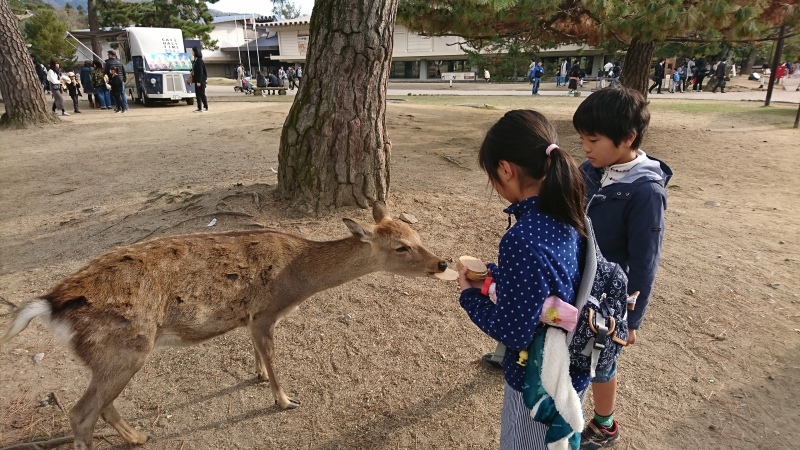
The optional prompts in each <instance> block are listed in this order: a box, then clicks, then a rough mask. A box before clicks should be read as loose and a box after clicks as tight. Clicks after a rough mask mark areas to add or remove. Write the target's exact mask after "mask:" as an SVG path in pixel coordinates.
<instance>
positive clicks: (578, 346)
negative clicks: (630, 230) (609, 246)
mask: <svg viewBox="0 0 800 450" xmlns="http://www.w3.org/2000/svg"><path fill="white" fill-rule="evenodd" d="M586 235H587V236H586V260H585V262H584V268H583V274H582V275H581V283H580V287H579V288H578V293H577V295H576V296H575V307H576V308H578V311H579V315H578V324H577V325H576V326H575V330H573V331H572V332H570V333H569V334H568V335H567V343H568V344H569V355H570V363H571V365H572V366H574V367H577V368H579V369H583V370H588V371H589V372H590V373H591V376H592V377H594V375H595V369H607V368H608V367H610V366H611V365H612V364H613V363H614V361H616V360H617V358H618V357H619V354H620V352H622V347H624V346H626V345H628V309H629V308H630V309H633V305H635V301H636V296H637V295H638V293H636V294H635V295H633V296H630V297H629V296H628V276H627V275H626V274H625V271H624V270H622V267H620V265H619V264H617V263H613V262H611V261H608V260H607V259H605V258H604V257H603V254H602V253H600V247H598V245H597V240H596V239H595V237H594V230H593V228H592V221H591V220H590V219H589V217H586Z"/></svg>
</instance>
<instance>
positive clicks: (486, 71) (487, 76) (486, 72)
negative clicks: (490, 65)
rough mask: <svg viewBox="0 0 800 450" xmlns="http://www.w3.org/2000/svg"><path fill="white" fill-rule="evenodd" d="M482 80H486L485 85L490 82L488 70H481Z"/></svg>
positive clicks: (490, 76) (490, 77)
mask: <svg viewBox="0 0 800 450" xmlns="http://www.w3.org/2000/svg"><path fill="white" fill-rule="evenodd" d="M483 79H484V80H486V82H487V83H489V82H491V81H492V75H491V74H490V73H489V69H483Z"/></svg>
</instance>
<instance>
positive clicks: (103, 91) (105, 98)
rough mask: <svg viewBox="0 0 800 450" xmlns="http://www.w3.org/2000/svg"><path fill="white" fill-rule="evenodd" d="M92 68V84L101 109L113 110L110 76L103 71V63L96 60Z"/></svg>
mask: <svg viewBox="0 0 800 450" xmlns="http://www.w3.org/2000/svg"><path fill="white" fill-rule="evenodd" d="M93 66H94V70H92V86H94V91H95V96H96V97H97V101H98V102H99V103H100V109H105V110H111V91H110V90H109V89H108V88H109V84H108V76H107V75H106V74H105V73H104V71H103V63H102V62H100V61H98V60H95V61H94V63H93Z"/></svg>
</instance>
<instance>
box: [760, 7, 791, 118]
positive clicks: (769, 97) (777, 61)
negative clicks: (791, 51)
mask: <svg viewBox="0 0 800 450" xmlns="http://www.w3.org/2000/svg"><path fill="white" fill-rule="evenodd" d="M785 34H786V23H785V22H784V23H783V24H782V25H781V31H780V32H779V34H778V45H776V47H777V48H776V49H775V56H774V57H773V58H772V73H771V74H770V76H769V86H767V100H766V101H765V102H764V106H769V103H770V101H772V89H773V88H774V87H775V80H776V79H777V76H778V64H780V63H781V55H782V54H783V36H784V35H785Z"/></svg>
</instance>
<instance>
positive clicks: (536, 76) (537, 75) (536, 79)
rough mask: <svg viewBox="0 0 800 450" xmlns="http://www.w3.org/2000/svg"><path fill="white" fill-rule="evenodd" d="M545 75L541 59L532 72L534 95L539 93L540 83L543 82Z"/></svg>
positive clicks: (532, 92)
mask: <svg viewBox="0 0 800 450" xmlns="http://www.w3.org/2000/svg"><path fill="white" fill-rule="evenodd" d="M543 75H544V67H542V62H541V61H539V62H538V63H536V65H535V66H533V71H532V72H531V83H533V90H532V91H531V94H532V95H539V85H540V84H541V83H542V76H543Z"/></svg>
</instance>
